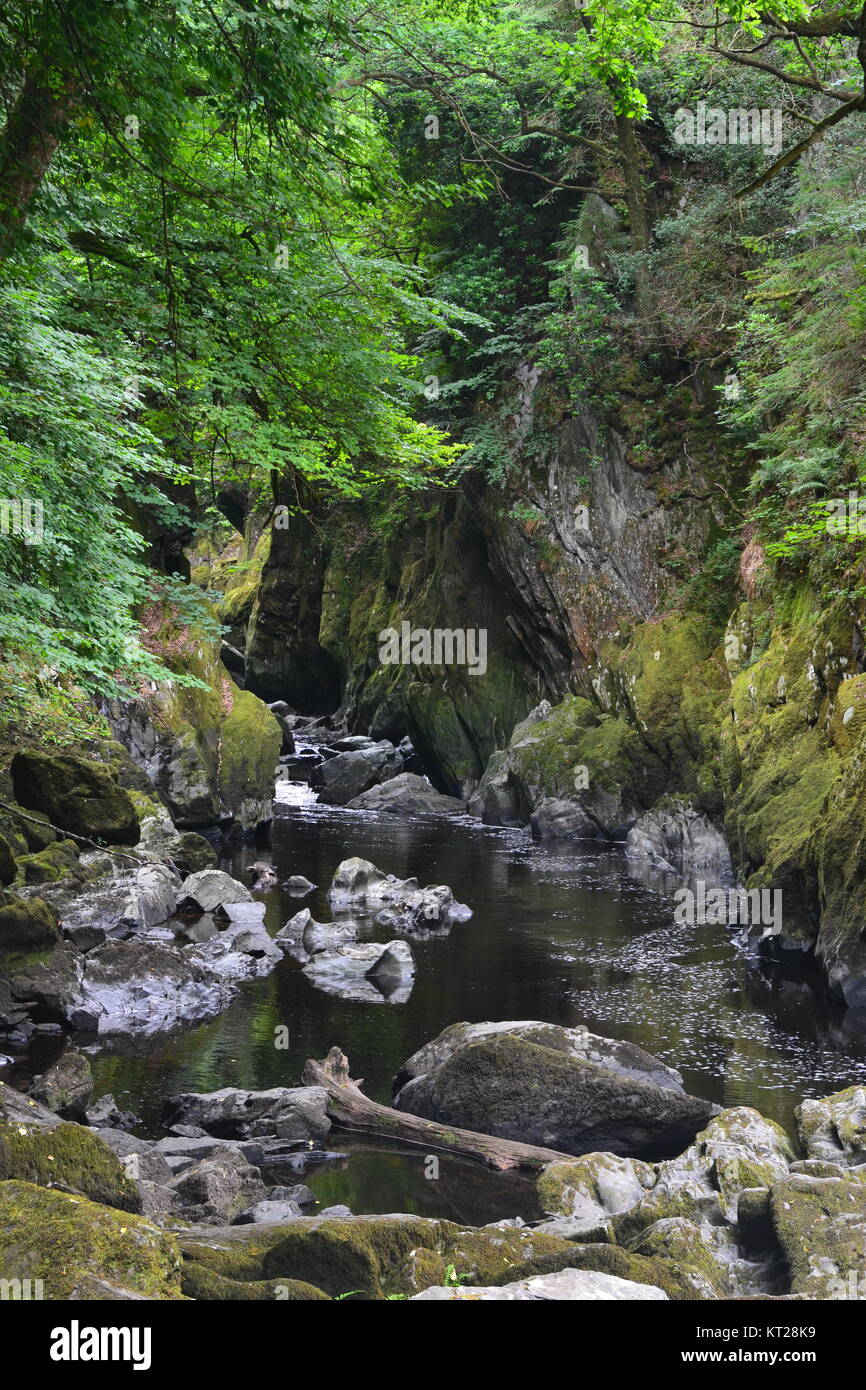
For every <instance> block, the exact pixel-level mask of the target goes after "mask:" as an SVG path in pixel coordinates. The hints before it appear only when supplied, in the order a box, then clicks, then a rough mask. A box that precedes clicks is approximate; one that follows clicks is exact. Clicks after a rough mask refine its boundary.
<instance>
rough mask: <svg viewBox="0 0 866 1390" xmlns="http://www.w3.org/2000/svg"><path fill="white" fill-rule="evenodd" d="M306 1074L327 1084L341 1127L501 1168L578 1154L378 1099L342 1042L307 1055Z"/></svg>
mask: <svg viewBox="0 0 866 1390" xmlns="http://www.w3.org/2000/svg"><path fill="white" fill-rule="evenodd" d="M302 1080H303V1083H304V1085H305V1086H323V1087H324V1088H325V1090H326V1091H327V1092H328V1097H329V1101H328V1114H329V1116H330V1118H331V1119H332V1120H333V1122H334V1124H335V1125H336V1126H337V1128H338V1129H346V1130H351V1131H352V1132H353V1133H355V1134H371V1135H375V1136H376V1137H377V1138H381V1139H391V1140H396V1141H397V1142H398V1143H401V1144H410V1145H412V1146H414V1147H417V1148H423V1149H425V1150H426V1151H428V1152H431V1151H434V1150H436V1151H439V1152H445V1153H449V1154H451V1155H452V1156H453V1157H455V1158H470V1159H474V1160H475V1161H476V1162H480V1163H484V1164H486V1165H487V1167H488V1168H495V1169H496V1170H497V1171H499V1172H505V1171H506V1170H507V1169H510V1168H523V1169H526V1170H528V1171H530V1172H533V1173H538V1172H540V1171H541V1169H542V1168H544V1167H546V1165H547V1164H548V1163H557V1162H562V1161H566V1162H573V1160H574V1154H563V1153H557V1152H556V1150H555V1149H541V1148H538V1147H536V1145H534V1144H518V1143H516V1142H515V1141H514V1140H512V1139H497V1138H496V1136H495V1135H493V1134H476V1133H474V1132H473V1131H472V1130H470V1129H452V1128H451V1126H450V1125H438V1124H436V1123H435V1122H434V1121H433V1120H422V1119H420V1118H419V1116H417V1115H406V1114H404V1113H403V1111H402V1110H394V1109H392V1108H391V1107H390V1106H388V1105H378V1104H377V1103H376V1101H373V1100H368V1099H367V1097H366V1096H365V1095H364V1094H363V1093H362V1091H361V1089H360V1087H361V1082H360V1081H352V1080H351V1078H350V1076H349V1059H348V1057H346V1056H345V1055H344V1054H343V1053H342V1052H341V1051H340V1049H339V1048H338V1047H332V1048H331V1050H330V1052H329V1053H328V1055H327V1057H326V1058H325V1059H324V1061H321V1062H314V1061H312V1060H310V1061H308V1062H307V1064H306V1066H305V1067H304V1073H303V1077H302Z"/></svg>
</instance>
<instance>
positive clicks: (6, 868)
mask: <svg viewBox="0 0 866 1390" xmlns="http://www.w3.org/2000/svg"><path fill="white" fill-rule="evenodd" d="M15 867H16V866H15V855H14V853H13V850H12V846H11V845H10V843H9V841H8V840H7V838H6V836H5V835H0V884H3V885H5V884H7V883H11V882H12V880H13V879H14V878H15Z"/></svg>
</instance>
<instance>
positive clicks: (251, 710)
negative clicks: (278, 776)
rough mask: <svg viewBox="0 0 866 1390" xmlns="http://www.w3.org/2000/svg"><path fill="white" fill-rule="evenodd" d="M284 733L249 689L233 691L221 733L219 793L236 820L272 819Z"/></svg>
mask: <svg viewBox="0 0 866 1390" xmlns="http://www.w3.org/2000/svg"><path fill="white" fill-rule="evenodd" d="M282 741H283V734H282V729H281V728H280V725H279V723H278V722H277V720H276V718H275V717H274V715H273V714H272V713H271V711H270V710H269V709H268V707H267V705H265V704H264V703H263V702H262V701H261V700H260V699H259V698H258V697H257V696H256V695H253V694H251V692H250V691H248V690H241V691H233V692H232V707H231V710H230V712H229V714H228V715H227V716H226V718H225V722H224V723H223V725H222V728H221V730H220V759H219V791H220V795H221V797H222V799H223V801H224V803H225V805H226V806H227V807H228V809H229V810H230V811H231V813H232V815H233V816H234V817H235V819H236V820H239V821H240V822H241V824H243V825H256V824H257V823H258V822H260V821H265V820H270V819H271V815H272V807H273V798H274V778H275V771H274V770H275V768H276V766H277V760H278V758H279V756H280V748H281V747H282Z"/></svg>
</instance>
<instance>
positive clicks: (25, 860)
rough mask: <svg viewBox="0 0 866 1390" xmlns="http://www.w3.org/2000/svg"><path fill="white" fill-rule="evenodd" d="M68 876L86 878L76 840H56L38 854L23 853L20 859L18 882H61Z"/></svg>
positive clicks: (80, 879)
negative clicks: (80, 862) (79, 858)
mask: <svg viewBox="0 0 866 1390" xmlns="http://www.w3.org/2000/svg"><path fill="white" fill-rule="evenodd" d="M67 878H78V880H79V882H81V881H83V879H84V872H83V870H82V869H81V867H80V865H79V862H78V846H77V845H76V843H75V841H74V840H55V841H54V843H53V844H50V845H47V846H46V848H45V849H41V850H39V852H38V854H23V855H22V856H21V858H20V859H19V860H18V873H17V882H18V883H21V884H25V885H31V884H38V883H59V882H61V880H63V879H67Z"/></svg>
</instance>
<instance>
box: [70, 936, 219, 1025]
mask: <svg viewBox="0 0 866 1390" xmlns="http://www.w3.org/2000/svg"><path fill="white" fill-rule="evenodd" d="M234 994H235V988H234V986H233V985H232V983H231V982H230V981H229V980H227V979H224V978H222V977H221V976H220V975H217V974H216V973H215V972H214V971H213V970H211V969H208V968H207V966H206V965H204V964H202V962H201V960H200V959H198V957H197V956H196V955H195V953H194V950H193V948H188V949H179V948H178V947H176V946H170V945H165V944H163V943H162V942H146V941H110V942H108V943H107V944H106V945H105V946H99V947H97V949H96V950H94V951H91V952H89V953H88V955H87V956H85V957H84V964H83V971H82V976H81V982H80V985H79V987H78V990H77V992H76V993H75V996H74V997H73V998H72V999H70V1000H69V1001H68V1004H67V1016H68V1018H69V1021H70V1023H71V1024H72V1026H73V1027H74V1028H78V1029H80V1030H81V1031H84V1032H96V1033H99V1034H100V1036H103V1035H107V1034H121V1033H125V1034H136V1035H138V1036H140V1037H149V1036H151V1035H153V1034H158V1033H167V1032H171V1031H173V1030H174V1029H175V1028H181V1027H189V1026H190V1025H192V1024H194V1023H201V1022H203V1021H204V1020H205V1019H208V1018H214V1017H215V1016H216V1015H217V1014H218V1013H221V1012H222V1010H223V1009H224V1008H226V1007H227V1005H228V1004H229V1003H230V1002H231V1000H232V999H233V998H234Z"/></svg>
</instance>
